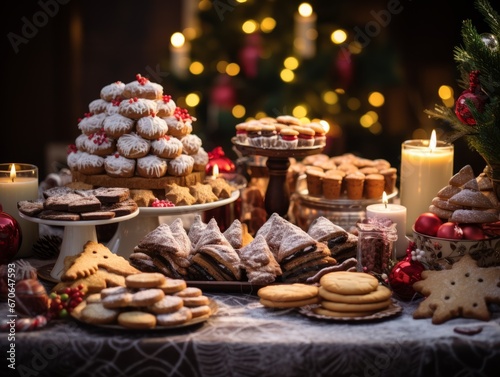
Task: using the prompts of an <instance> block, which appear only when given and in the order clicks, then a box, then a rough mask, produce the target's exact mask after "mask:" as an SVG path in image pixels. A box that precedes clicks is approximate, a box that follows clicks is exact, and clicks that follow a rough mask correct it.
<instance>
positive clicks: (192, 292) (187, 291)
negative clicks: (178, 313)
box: [175, 287, 203, 297]
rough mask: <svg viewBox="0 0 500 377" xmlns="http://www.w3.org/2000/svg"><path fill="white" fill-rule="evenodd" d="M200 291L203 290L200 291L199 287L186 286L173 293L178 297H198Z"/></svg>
mask: <svg viewBox="0 0 500 377" xmlns="http://www.w3.org/2000/svg"><path fill="white" fill-rule="evenodd" d="M202 293H203V292H202V291H201V289H200V288H196V287H187V288H184V289H183V290H182V291H179V292H177V293H175V295H176V296H179V297H198V296H201V295H202Z"/></svg>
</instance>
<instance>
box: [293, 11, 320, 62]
mask: <svg viewBox="0 0 500 377" xmlns="http://www.w3.org/2000/svg"><path fill="white" fill-rule="evenodd" d="M316 18H317V17H316V13H314V12H313V9H312V7H311V5H309V4H308V3H302V4H300V6H299V11H298V12H297V13H295V16H294V20H295V30H294V41H293V46H294V50H295V53H296V54H297V55H298V56H299V57H300V58H304V59H311V58H313V57H314V55H316V37H317V31H316Z"/></svg>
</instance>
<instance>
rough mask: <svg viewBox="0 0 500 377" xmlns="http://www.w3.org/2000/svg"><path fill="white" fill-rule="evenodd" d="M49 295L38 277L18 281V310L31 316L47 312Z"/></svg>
mask: <svg viewBox="0 0 500 377" xmlns="http://www.w3.org/2000/svg"><path fill="white" fill-rule="evenodd" d="M48 308H49V296H48V295H47V291H46V290H45V287H44V286H43V285H42V284H41V283H40V282H39V281H38V279H24V280H21V281H18V282H17V283H16V312H17V313H19V314H22V315H27V316H29V317H34V316H36V315H39V314H45V313H47V310H48Z"/></svg>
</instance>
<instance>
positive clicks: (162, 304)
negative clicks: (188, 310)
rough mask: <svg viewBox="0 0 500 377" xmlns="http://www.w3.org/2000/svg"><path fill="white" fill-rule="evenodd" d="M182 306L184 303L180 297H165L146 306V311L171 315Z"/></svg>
mask: <svg viewBox="0 0 500 377" xmlns="http://www.w3.org/2000/svg"><path fill="white" fill-rule="evenodd" d="M183 306H184V301H183V300H182V298H181V297H177V296H169V295H168V296H165V297H163V298H162V299H161V300H160V301H158V302H155V303H154V304H153V305H149V306H148V308H147V309H148V310H149V311H151V312H153V313H155V314H165V313H172V312H175V311H177V310H179V309H180V308H182V307H183Z"/></svg>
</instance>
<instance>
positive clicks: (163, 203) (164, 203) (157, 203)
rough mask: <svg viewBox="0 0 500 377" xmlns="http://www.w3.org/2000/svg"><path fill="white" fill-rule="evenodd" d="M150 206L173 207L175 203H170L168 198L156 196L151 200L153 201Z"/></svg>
mask: <svg viewBox="0 0 500 377" xmlns="http://www.w3.org/2000/svg"><path fill="white" fill-rule="evenodd" d="M151 207H155V208H168V207H175V204H174V203H172V202H171V201H170V200H164V199H162V200H160V199H158V198H156V199H155V200H153V203H151Z"/></svg>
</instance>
